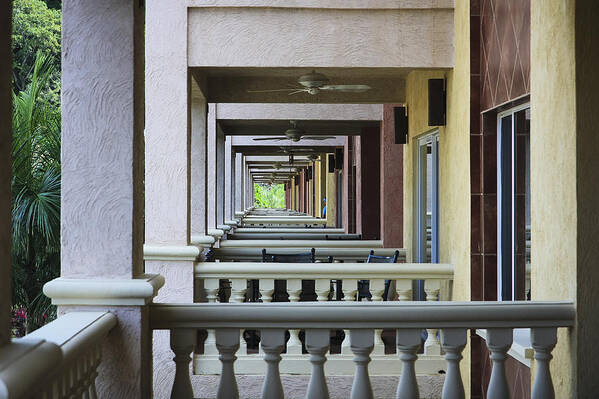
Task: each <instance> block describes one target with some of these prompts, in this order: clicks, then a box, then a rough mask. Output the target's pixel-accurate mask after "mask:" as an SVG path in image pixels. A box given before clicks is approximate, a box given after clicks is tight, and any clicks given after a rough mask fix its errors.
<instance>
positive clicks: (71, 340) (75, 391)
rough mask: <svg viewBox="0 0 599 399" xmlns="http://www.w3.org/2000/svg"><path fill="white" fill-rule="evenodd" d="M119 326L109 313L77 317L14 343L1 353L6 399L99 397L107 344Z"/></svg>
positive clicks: (1, 390) (0, 380)
mask: <svg viewBox="0 0 599 399" xmlns="http://www.w3.org/2000/svg"><path fill="white" fill-rule="evenodd" d="M116 323H117V320H116V316H114V315H113V314H111V313H107V312H71V313H67V314H66V315H64V316H61V317H59V318H58V319H56V320H54V321H52V322H51V323H48V324H46V325H45V326H43V327H41V328H39V329H38V330H36V331H34V332H32V333H31V334H29V335H26V336H25V337H23V338H19V339H15V340H13V342H12V343H11V344H9V345H7V346H6V347H3V348H1V350H0V397H2V398H4V397H7V398H8V397H10V398H12V397H15V398H18V397H52V398H61V399H62V398H65V399H66V398H72V397H92V398H94V397H96V391H95V378H96V376H97V367H98V366H99V364H100V362H101V344H102V340H103V339H104V337H105V336H106V335H107V334H108V332H109V331H110V330H111V329H112V328H113V327H114V326H116ZM5 362H7V363H9V365H8V367H4V365H3V363H5ZM56 395H58V396H56ZM85 395H87V396H85Z"/></svg>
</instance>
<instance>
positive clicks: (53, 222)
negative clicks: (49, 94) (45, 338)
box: [12, 52, 60, 331]
mask: <svg viewBox="0 0 599 399" xmlns="http://www.w3.org/2000/svg"><path fill="white" fill-rule="evenodd" d="M53 72H54V67H53V65H52V60H51V58H50V57H48V56H45V55H43V54H42V53H41V52H40V53H38V54H37V57H36V61H35V66H34V69H33V73H32V77H31V83H30V84H29V85H28V86H27V87H26V89H25V90H23V91H21V92H19V93H15V94H14V95H13V103H14V111H13V112H14V113H13V135H14V136H13V154H12V156H13V180H12V193H13V208H12V218H13V219H12V230H13V233H12V234H13V237H12V240H13V241H12V242H13V247H12V258H13V304H14V305H15V306H16V307H22V308H24V309H25V310H26V312H27V323H26V330H27V331H31V330H33V329H35V328H37V327H39V326H41V325H43V324H44V322H45V320H46V319H47V318H51V317H52V315H53V313H54V312H55V311H54V310H53V308H51V306H50V303H49V301H48V299H47V298H46V297H45V296H44V295H43V293H42V287H43V285H44V284H45V283H46V282H47V281H49V280H51V279H53V278H55V277H57V276H58V274H59V272H60V109H59V108H58V107H57V106H56V105H52V104H50V103H49V102H47V101H46V100H44V99H43V96H42V94H43V93H44V90H47V88H48V87H49V83H50V79H51V76H52V74H53Z"/></svg>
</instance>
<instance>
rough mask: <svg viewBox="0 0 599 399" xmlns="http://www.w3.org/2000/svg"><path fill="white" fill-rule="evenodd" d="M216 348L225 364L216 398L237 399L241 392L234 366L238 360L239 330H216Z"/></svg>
mask: <svg viewBox="0 0 599 399" xmlns="http://www.w3.org/2000/svg"><path fill="white" fill-rule="evenodd" d="M216 347H217V348H218V352H219V353H220V356H219V359H220V361H221V362H222V364H223V368H222V372H221V375H220V382H219V384H218V392H217V394H216V398H217V399H229V398H231V399H237V398H239V390H238V389H237V381H236V379H235V369H234V367H233V365H234V363H235V360H237V357H236V356H235V352H237V350H238V349H239V329H237V328H221V329H218V330H216Z"/></svg>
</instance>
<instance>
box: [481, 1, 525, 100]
mask: <svg viewBox="0 0 599 399" xmlns="http://www.w3.org/2000/svg"><path fill="white" fill-rule="evenodd" d="M480 13H481V69H480V71H481V109H483V110H485V109H490V108H494V107H496V106H497V105H499V104H502V103H505V102H507V101H510V100H513V99H515V98H517V97H520V96H522V95H524V94H526V93H528V92H529V90H530V89H529V87H530V1H529V0H481V5H480Z"/></svg>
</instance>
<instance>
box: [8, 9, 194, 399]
mask: <svg viewBox="0 0 599 399" xmlns="http://www.w3.org/2000/svg"><path fill="white" fill-rule="evenodd" d="M144 14H145V10H144V8H143V5H140V3H139V2H138V1H134V0H129V1H123V0H107V1H106V2H105V3H104V4H103V7H102V8H101V9H99V8H98V5H97V2H96V1H94V0H65V1H63V2H62V17H63V18H62V32H63V42H62V49H63V51H62V110H63V117H62V183H61V184H62V204H61V236H62V243H61V276H62V277H61V278H59V279H56V280H54V281H51V282H49V283H48V284H47V285H46V286H45V287H44V291H45V292H49V293H52V294H50V296H51V297H52V299H53V301H54V303H56V298H58V297H61V300H62V301H61V307H60V308H59V313H65V312H69V311H71V310H75V309H77V310H80V309H82V308H83V309H85V308H86V307H85V306H78V305H79V304H80V303H82V301H81V300H82V299H86V302H84V303H88V304H91V305H93V309H95V310H96V309H98V308H100V309H106V310H109V311H111V312H112V313H113V314H115V315H116V316H117V317H118V320H119V323H118V326H117V327H116V328H115V330H113V331H111V333H110V336H109V337H108V338H107V340H106V342H105V345H104V348H103V361H102V364H101V366H100V369H99V376H98V379H97V384H96V385H97V390H98V396H99V397H124V396H127V397H130V398H147V397H150V396H151V394H152V393H151V390H152V386H151V381H152V368H151V367H152V366H151V364H152V362H151V353H152V344H151V342H152V339H151V331H150V329H149V328H148V322H149V320H148V308H147V307H146V306H145V305H144V304H146V303H148V302H149V301H151V300H152V297H153V296H154V295H155V294H156V292H157V289H158V288H160V286H161V285H162V283H163V282H164V279H162V278H161V277H160V276H156V275H153V276H152V275H147V274H143V273H144V265H143V239H144V226H143V223H144V75H143V74H144ZM176 17H177V16H176V15H173V18H176ZM3 26H4V25H3ZM90 26H93V27H96V28H94V29H90ZM178 33H180V34H182V36H183V37H180V39H181V42H179V40H177V43H180V45H181V46H182V48H183V49H185V47H186V43H185V36H184V35H185V30H184V29H183V31H180V32H178ZM172 34H173V35H175V36H176V35H177V32H176V31H175V32H172ZM170 37H171V38H172V35H171V36H170ZM98 49H102V51H98ZM175 50H176V46H175ZM182 55H183V57H184V55H185V52H183V53H182ZM171 61H172V62H173V64H172V65H170V67H169V68H168V69H169V74H168V76H169V77H168V78H166V82H163V81H162V79H158V81H159V84H164V85H167V86H169V89H170V92H171V95H170V96H167V97H166V98H164V97H162V100H166V101H170V100H172V101H173V103H174V104H178V103H179V101H182V104H183V107H182V109H181V113H182V116H183V117H182V124H181V125H177V123H178V122H179V121H178V120H176V118H174V120H173V119H170V120H169V121H170V122H171V125H170V126H169V127H170V129H167V130H168V131H172V130H173V125H174V130H175V131H177V128H179V127H180V128H182V129H183V135H184V136H185V137H186V134H187V124H186V122H187V79H186V75H185V71H186V66H185V65H184V64H185V62H183V63H182V64H178V63H177V62H176V61H177V60H176V59H172V60H171ZM183 61H185V59H184V58H183ZM179 72H183V73H182V75H178V73H179ZM154 76H155V75H154ZM181 76H182V79H180V80H179V79H178V78H179V77H181ZM171 80H173V81H171ZM179 89H180V90H179ZM181 98H182V99H181ZM177 111H178V110H177ZM160 128H161V126H156V129H160ZM169 137H170V136H169ZM176 139H177V138H176V137H175V138H174V141H176ZM156 141H157V137H156V135H155V134H153V132H149V134H148V137H147V142H149V143H155V142H156ZM158 141H159V140H158ZM176 144H177V143H175V144H174V145H175V146H176ZM149 147H152V146H151V145H149ZM152 148H154V147H152ZM169 149H170V147H169ZM173 150H174V152H173V156H174V157H176V152H177V150H178V149H173ZM186 150H187V147H185V146H183V148H182V149H181V150H180V151H184V152H185V151H186ZM3 159H4V158H3ZM183 159H184V162H185V160H186V159H187V156H186V155H185V156H184V157H183ZM155 166H156V163H153V164H152V163H150V162H148V164H147V168H148V170H153V168H154V167H155ZM183 170H184V171H186V169H183ZM145 180H146V192H147V193H148V196H149V197H151V195H152V194H153V193H154V191H152V189H153V188H155V186H154V185H153V184H154V183H155V182H156V180H153V181H148V179H147V178H146V179H145ZM173 180H174V182H173V184H176V183H177V181H176V180H177V179H176V177H175V178H174V179H173ZM169 183H170V182H169ZM162 188H163V189H164V187H162ZM185 190H186V186H185V187H183V190H182V192H183V193H186V191H185ZM152 199H155V198H152ZM174 200H175V201H177V200H181V201H182V203H183V204H184V205H186V200H187V196H186V195H184V196H183V198H180V197H177V196H174ZM162 206H163V204H162V203H161V202H160V201H151V202H150V201H149V206H148V207H146V210H148V211H155V210H156V209H158V208H160V207H162ZM183 209H187V207H186V206H185V207H184V208H183ZM186 216H187V215H186V214H185V213H183V214H181V213H177V212H175V213H173V214H172V219H171V222H172V223H175V224H176V223H177V222H178V221H180V218H181V217H183V218H185V219H186ZM152 221H155V219H154V220H153V219H151V218H150V220H149V223H150V225H151V226H154V225H152V224H151V223H152ZM90 226H92V228H90ZM168 232H169V231H168V229H165V234H164V236H163V237H164V239H165V240H167V241H170V242H174V241H177V240H178V239H182V241H183V242H185V236H183V237H178V236H177V235H176V234H168ZM154 233H155V231H154V230H152V229H150V230H149V231H148V230H147V229H146V234H147V235H148V236H149V237H155V235H153V234H154ZM98 279H101V282H99V281H96V282H95V283H94V284H106V286H107V287H111V284H113V282H118V283H119V286H123V285H127V284H131V286H132V287H142V286H145V287H147V288H148V294H147V295H143V296H139V297H137V298H122V297H118V296H116V295H115V294H114V291H111V290H110V289H108V288H107V289H106V291H107V292H112V295H113V296H112V297H109V298H83V297H84V296H85V294H84V293H83V294H81V292H82V291H84V292H85V290H82V289H81V287H82V286H84V285H85V284H90V280H98ZM133 290H134V289H133V288H132V291H133ZM116 291H118V290H116ZM77 294H79V297H77ZM109 296H110V295H109ZM132 370H135V372H134V373H132V372H131V371H132ZM123 375H126V376H127V378H123Z"/></svg>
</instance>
